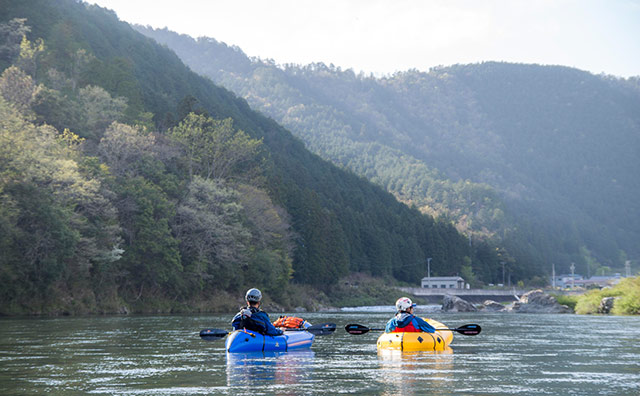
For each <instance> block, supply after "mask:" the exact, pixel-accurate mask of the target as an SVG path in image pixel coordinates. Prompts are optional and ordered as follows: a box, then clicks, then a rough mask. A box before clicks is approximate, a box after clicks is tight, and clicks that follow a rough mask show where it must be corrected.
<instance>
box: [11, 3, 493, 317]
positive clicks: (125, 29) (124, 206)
mask: <svg viewBox="0 0 640 396" xmlns="http://www.w3.org/2000/svg"><path fill="white" fill-rule="evenodd" d="M15 18H21V19H15ZM0 25H1V27H2V29H0V32H2V36H1V37H0V40H2V42H1V43H0V44H1V45H2V47H1V48H2V51H1V53H0V70H2V76H1V81H0V88H1V91H2V97H3V98H2V99H1V100H0V111H1V112H2V115H3V116H2V129H1V131H2V135H1V136H0V138H1V139H2V144H1V145H0V147H2V151H0V175H2V177H1V178H0V198H1V199H2V210H1V211H0V230H1V231H2V234H1V235H0V245H1V246H0V247H1V248H2V251H3V254H2V256H1V257H0V282H1V283H2V284H3V285H6V286H7V287H5V288H3V292H2V293H1V294H0V302H1V306H2V311H1V312H0V313H2V314H11V313H61V312H65V313H79V312H119V311H123V310H125V311H126V310H134V311H139V312H149V311H155V312H168V311H194V310H211V309H229V306H235V304H236V303H237V302H238V301H239V297H240V296H241V295H242V291H243V290H244V289H245V288H247V287H250V286H251V287H260V288H263V289H264V290H265V291H266V292H267V293H268V294H269V295H270V296H271V297H272V298H273V299H274V300H276V301H277V302H279V303H281V304H284V305H286V306H294V304H303V305H304V304H308V305H310V306H311V305H312V303H311V302H309V301H308V299H309V298H311V295H312V294H316V293H321V292H322V291H324V292H326V294H327V295H329V296H331V293H329V292H330V291H331V290H332V288H333V287H334V286H335V285H336V283H337V282H338V280H339V279H340V278H342V277H345V276H348V275H349V274H352V273H364V274H368V275H372V276H377V277H382V278H387V279H390V280H393V279H394V278H395V279H397V280H402V281H407V282H417V281H418V279H419V278H420V277H422V276H423V275H424V274H425V273H426V258H427V257H430V258H432V262H431V271H432V275H436V274H442V275H449V274H455V273H460V272H463V271H466V273H468V274H473V271H475V272H476V273H482V274H483V277H485V278H488V279H490V278H492V277H493V278H496V279H497V277H498V271H497V266H498V264H497V262H498V257H497V255H496V254H495V252H494V250H493V248H492V247H491V246H489V245H486V244H482V245H479V246H477V247H474V249H470V248H469V246H468V244H467V240H466V238H465V237H464V236H463V235H461V234H459V233H458V232H457V231H456V230H455V228H454V227H453V226H452V225H451V224H450V223H448V222H447V221H441V220H435V219H434V218H432V217H430V216H428V215H423V214H420V213H419V211H418V210H417V209H412V208H409V207H408V206H406V205H404V204H402V203H399V202H398V201H397V200H396V199H395V198H394V197H393V196H392V195H391V194H389V193H388V192H386V191H384V190H383V189H381V188H379V187H377V186H375V185H374V184H372V183H370V182H368V181H367V180H365V179H363V178H361V177H358V176H356V175H354V174H353V173H351V172H349V171H345V170H342V169H340V168H338V167H336V166H335V165H332V164H330V163H329V162H327V161H325V160H322V159H321V158H320V157H318V156H317V155H315V154H312V153H311V152H309V151H308V150H307V149H306V148H305V147H304V144H303V143H302V142H301V141H300V140H299V139H297V138H295V137H294V136H293V135H292V134H291V133H290V132H289V131H288V130H286V129H285V128H283V127H282V126H280V125H278V124H277V123H276V122H275V121H273V120H271V119H269V118H267V117H266V116H264V115H262V114H260V113H258V112H256V111H254V110H252V109H251V108H250V107H249V105H248V104H247V102H246V101H245V100H244V99H241V98H238V97H237V96H235V94H233V93H231V92H229V91H227V90H226V89H224V88H220V87H218V86H216V85H214V84H213V83H212V82H211V81H210V80H209V79H207V78H205V77H202V76H199V75H197V74H196V73H194V72H192V71H191V70H190V69H189V68H188V67H186V66H185V65H184V64H183V63H182V62H181V61H180V59H179V58H178V57H177V56H176V55H175V54H174V53H173V52H172V51H171V50H169V49H167V48H166V47H163V46H160V45H158V44H157V43H155V41H153V40H151V39H149V38H146V37H144V36H143V35H141V34H140V33H138V32H136V31H135V30H134V29H132V28H131V27H130V26H129V25H128V24H126V23H123V22H121V21H119V20H118V18H117V16H116V15H115V14H114V13H113V12H111V11H108V10H105V9H102V8H100V7H97V6H92V5H86V4H84V3H82V2H77V1H74V0H58V1H45V0H40V1H38V0H34V1H28V2H24V1H4V2H2V5H1V8H0ZM228 154H232V155H228ZM221 164H222V165H221ZM223 165H224V166H223ZM472 266H473V267H472ZM301 290H305V293H299V292H298V291H301ZM229 296H233V297H232V298H230V297H229ZM225 304H226V306H224V305H225ZM223 306H224V308H223Z"/></svg>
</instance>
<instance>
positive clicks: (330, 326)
mask: <svg viewBox="0 0 640 396" xmlns="http://www.w3.org/2000/svg"><path fill="white" fill-rule="evenodd" d="M285 331H308V332H309V333H311V334H313V335H317V336H321V335H329V334H332V333H333V332H334V331H336V324H335V323H321V324H317V325H313V326H310V327H307V328H306V329H286V330H285ZM227 334H229V332H228V331H226V330H221V329H204V330H200V337H201V338H202V339H203V340H207V341H212V340H216V339H219V338H223V337H224V336H226V335H227Z"/></svg>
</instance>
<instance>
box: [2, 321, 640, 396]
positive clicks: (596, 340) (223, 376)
mask: <svg viewBox="0 0 640 396" xmlns="http://www.w3.org/2000/svg"><path fill="white" fill-rule="evenodd" d="M391 315H392V312H384V310H380V309H378V310H373V311H371V312H362V311H361V310H359V311H341V312H330V313H313V314H306V315H305V318H306V319H308V320H309V321H311V322H312V323H314V324H318V323H323V322H334V323H336V324H337V325H338V330H337V331H336V333H335V334H333V335H331V336H323V337H317V338H316V341H315V343H314V345H313V347H312V348H311V349H310V350H306V351H301V352H289V353H279V354H266V355H263V354H257V355H256V354H246V355H229V356H227V355H226V353H225V351H224V341H223V340H220V341H203V340H201V339H200V338H199V337H198V332H199V330H200V329H202V328H206V327H217V328H223V329H228V327H229V321H230V318H231V315H224V316H221V315H200V316H111V317H79V318H78V317H74V318H46V319H41V318H27V319H15V318H3V319H0V394H2V395H27V394H29V395H32V394H48V395H73V394H104V395H273V394H277V395H334V394H364V395H425V394H431V395H516V394H539V395H545V394H546V395H639V394H640V330H639V329H640V317H615V316H612V317H606V316H578V315H527V314H442V313H434V312H429V315H430V316H432V317H434V318H435V319H437V320H439V321H441V322H443V323H445V324H447V325H448V326H450V327H456V326H460V325H463V324H466V323H478V324H480V325H481V326H482V327H483V331H482V333H481V334H480V335H478V336H475V337H465V336H463V335H459V334H456V335H455V337H454V341H453V344H452V352H449V353H440V354H434V353H428V352H425V353H412V354H409V353H399V352H388V353H380V354H379V353H378V352H377V349H376V339H377V337H378V335H379V333H374V332H371V333H367V334H364V335H360V336H354V335H350V334H347V333H346V332H345V331H344V330H343V328H344V325H345V324H348V323H360V324H364V325H367V326H372V327H374V326H375V327H381V326H383V324H384V323H385V322H386V320H387V319H388V318H389V317H390V316H391ZM272 316H274V315H272Z"/></svg>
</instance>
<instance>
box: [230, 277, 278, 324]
mask: <svg viewBox="0 0 640 396" xmlns="http://www.w3.org/2000/svg"><path fill="white" fill-rule="evenodd" d="M245 300H246V302H247V306H246V307H244V308H242V309H241V310H240V312H238V313H237V314H236V316H234V317H233V320H232V321H231V326H232V327H233V329H234V330H240V329H247V330H251V331H255V332H258V333H260V334H265V335H270V336H275V335H281V334H282V330H278V329H276V328H275V327H274V326H273V324H271V320H270V319H269V315H267V313H266V312H264V311H262V310H260V303H261V301H262V293H261V292H260V290H258V289H249V290H248V291H247V294H246V296H245Z"/></svg>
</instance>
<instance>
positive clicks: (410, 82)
mask: <svg viewBox="0 0 640 396" xmlns="http://www.w3.org/2000/svg"><path fill="white" fill-rule="evenodd" d="M136 28H137V29H138V30H139V31H141V32H143V33H144V34H146V35H149V36H150V37H153V38H154V39H156V40H158V41H159V42H161V43H164V44H166V45H168V46H169V47H170V48H172V49H174V50H175V51H176V53H178V54H179V55H180V56H181V57H182V58H183V59H184V60H185V62H186V63H187V64H188V65H190V67H192V68H193V69H194V70H195V71H198V72H200V73H202V74H203V75H207V76H209V77H211V78H212V79H213V80H214V81H216V82H217V83H219V84H221V85H224V86H226V87H227V88H229V89H231V90H233V91H234V92H237V93H238V94H239V95H241V96H242V97H244V98H246V99H247V100H248V101H249V103H251V105H252V106H255V107H256V108H258V109H261V110H262V111H264V112H265V113H267V114H269V115H271V116H272V117H274V119H276V120H277V121H279V122H281V123H282V124H283V125H285V126H287V127H288V128H289V129H290V130H291V131H293V132H294V133H295V134H296V135H298V136H300V137H301V138H302V139H303V140H304V141H305V143H306V144H307V145H308V147H309V148H310V149H312V150H313V151H315V152H317V153H318V154H320V155H321V156H322V157H323V158H326V159H329V160H331V161H332V162H334V163H336V164H339V165H342V166H345V167H347V168H350V169H352V170H354V171H355V172H356V173H358V174H360V175H363V176H366V177H367V178H369V179H370V180H372V181H374V182H376V183H378V184H380V185H382V186H384V187H385V188H386V189H387V190H389V191H391V192H393V193H394V194H395V195H396V196H397V197H399V198H400V199H402V200H404V201H407V202H411V203H414V204H416V205H417V206H418V207H420V208H421V209H422V210H423V211H425V212H427V213H431V214H434V215H444V216H447V217H450V218H452V219H454V220H455V221H456V222H457V224H458V227H459V228H460V229H462V230H468V229H470V230H471V232H472V233H473V234H474V235H475V236H476V237H477V238H481V239H483V238H487V237H489V238H493V239H499V240H501V241H502V242H501V244H504V245H506V246H507V248H508V251H509V253H510V255H511V256H512V257H513V258H515V259H517V260H518V261H521V262H522V261H525V262H529V263H533V264H534V265H535V266H537V267H539V268H544V269H545V272H546V271H547V270H548V268H550V263H551V262H553V263H555V264H556V268H559V270H561V271H568V268H569V266H570V264H571V262H575V263H576V264H577V268H578V271H579V272H582V273H585V274H589V273H592V272H594V271H596V270H597V269H598V268H599V267H600V266H611V267H615V268H621V267H622V265H623V263H624V261H625V260H626V259H628V258H635V257H638V256H639V255H640V251H639V248H638V245H637V240H638V239H639V238H640V223H639V222H638V219H639V216H638V214H639V213H640V206H639V203H638V200H637V199H636V198H635V197H637V196H638V193H640V184H639V183H640V179H639V178H638V177H637V175H638V174H639V173H638V172H639V171H640V160H639V158H640V157H639V156H638V153H639V152H640V132H639V131H640V118H639V117H640V112H639V111H638V109H640V93H639V92H640V91H639V90H638V80H637V79H628V80H622V79H615V78H610V77H606V76H594V75H591V74H589V73H586V72H582V71H579V70H575V69H570V68H566V67H549V66H547V67H543V66H537V65H516V64H505V63H483V64H477V65H466V66H465V65H457V66H452V67H446V68H437V69H434V70H431V71H430V72H428V73H422V72H418V71H408V72H405V73H397V74H396V75H394V76H391V77H388V78H382V79H376V78H372V77H367V76H363V75H360V76H356V75H355V74H354V73H353V72H352V71H350V70H346V71H342V70H340V69H335V68H332V67H327V66H325V65H323V64H313V65H308V66H305V67H302V66H296V65H286V66H284V67H280V66H278V65H275V64H273V63H271V62H264V61H260V60H258V59H249V58H247V57H246V56H245V55H244V54H243V53H242V51H241V50H240V49H239V48H230V47H228V46H226V45H225V44H223V43H219V42H217V41H216V40H214V39H210V38H199V39H198V40H194V39H192V38H190V37H188V36H184V35H182V36H181V35H177V34H175V33H172V32H170V31H167V30H166V29H159V30H154V29H150V28H144V27H136Z"/></svg>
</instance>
